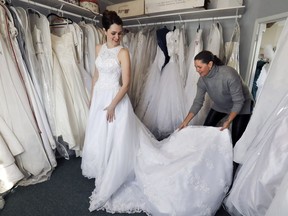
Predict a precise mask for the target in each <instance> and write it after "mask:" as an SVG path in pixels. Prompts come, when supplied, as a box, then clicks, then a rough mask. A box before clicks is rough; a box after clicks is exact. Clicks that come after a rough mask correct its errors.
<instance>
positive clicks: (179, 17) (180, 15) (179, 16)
mask: <svg viewBox="0 0 288 216" xmlns="http://www.w3.org/2000/svg"><path fill="white" fill-rule="evenodd" d="M178 15H179V19H180V22H182V21H183V20H182V17H181V14H178Z"/></svg>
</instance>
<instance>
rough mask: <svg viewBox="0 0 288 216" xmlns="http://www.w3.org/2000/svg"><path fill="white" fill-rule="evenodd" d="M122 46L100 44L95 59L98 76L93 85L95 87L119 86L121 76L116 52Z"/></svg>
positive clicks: (108, 87)
mask: <svg viewBox="0 0 288 216" xmlns="http://www.w3.org/2000/svg"><path fill="white" fill-rule="evenodd" d="M121 48H122V46H117V47H114V48H110V49H109V48H108V47H107V45H106V43H105V44H103V45H102V47H101V49H100V52H99V54H98V57H97V59H96V61H95V64H96V67H97V70H98V73H99V77H98V80H97V83H96V85H95V87H96V88H98V89H99V88H101V89H110V88H114V87H119V85H120V84H119V80H120V76H121V66H120V62H119V60H118V53H119V51H120V49H121Z"/></svg>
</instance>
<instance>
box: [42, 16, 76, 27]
mask: <svg viewBox="0 0 288 216" xmlns="http://www.w3.org/2000/svg"><path fill="white" fill-rule="evenodd" d="M51 16H55V17H56V18H55V19H53V20H52V24H50V26H59V25H67V24H73V20H71V19H70V18H68V17H63V16H59V15H58V14H55V13H50V14H48V15H47V19H48V18H49V17H51ZM57 20H58V21H59V20H60V21H62V22H63V21H65V22H63V23H53V22H55V21H57Z"/></svg>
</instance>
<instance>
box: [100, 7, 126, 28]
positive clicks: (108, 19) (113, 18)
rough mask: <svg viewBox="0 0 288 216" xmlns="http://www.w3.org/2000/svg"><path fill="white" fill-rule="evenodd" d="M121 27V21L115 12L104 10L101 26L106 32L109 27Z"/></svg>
mask: <svg viewBox="0 0 288 216" xmlns="http://www.w3.org/2000/svg"><path fill="white" fill-rule="evenodd" d="M113 24H117V25H121V26H122V25H123V21H122V19H121V18H120V17H119V16H118V14H117V13H116V12H115V11H109V10H105V11H104V12H103V16H102V26H103V28H104V29H105V30H106V31H107V30H108V29H109V28H110V26H111V25H113Z"/></svg>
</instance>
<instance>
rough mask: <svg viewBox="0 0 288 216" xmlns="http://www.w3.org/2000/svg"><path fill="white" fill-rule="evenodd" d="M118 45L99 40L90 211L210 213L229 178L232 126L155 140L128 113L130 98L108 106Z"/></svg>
mask: <svg viewBox="0 0 288 216" xmlns="http://www.w3.org/2000/svg"><path fill="white" fill-rule="evenodd" d="M121 48H122V47H121V46H118V47H115V48H111V49H108V48H107V46H106V44H104V45H102V47H101V50H100V52H99V55H98V57H97V59H96V67H97V69H98V71H99V78H98V81H97V82H96V84H95V87H94V93H93V99H92V103H91V108H90V113H89V118H88V125H87V129H86V137H85V143H84V149H83V157H82V164H81V168H82V173H83V175H84V176H86V177H88V178H95V189H94V191H93V192H92V195H91V196H90V207H89V210H90V211H94V210H100V209H104V210H106V211H107V212H111V213H116V212H126V213H134V212H141V211H143V212H146V213H147V214H152V215H156V216H157V215H159V216H160V215H161V216H162V215H167V216H168V215H177V216H179V215H187V216H191V215H214V214H215V212H216V211H217V209H218V208H219V206H220V205H221V202H222V199H223V198H224V196H225V194H226V192H227V190H228V188H229V185H230V183H231V176H232V173H231V171H232V145H231V139H230V135H229V131H228V130H225V131H222V132H221V131H220V130H219V128H214V127H187V128H185V129H183V130H181V131H179V132H175V133H173V134H172V135H171V136H169V138H167V139H164V140H162V141H160V142H159V141H157V140H156V139H155V138H154V137H153V135H151V133H150V132H149V130H148V129H146V128H145V126H144V125H143V124H142V123H141V122H140V121H139V120H138V118H137V117H136V115H135V114H134V112H133V109H132V105H131V103H130V100H129V98H128V96H127V95H125V96H124V98H123V99H122V100H121V101H120V102H119V104H118V105H117V107H116V109H115V115H116V119H115V120H114V121H113V122H112V123H108V122H107V120H106V111H104V108H105V107H106V106H108V105H109V104H110V102H111V100H112V99H113V98H114V97H115V95H116V94H117V92H118V90H119V88H120V85H119V79H120V75H121V67H120V64H119V61H118V58H117V55H118V53H119V51H120V49H121Z"/></svg>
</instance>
